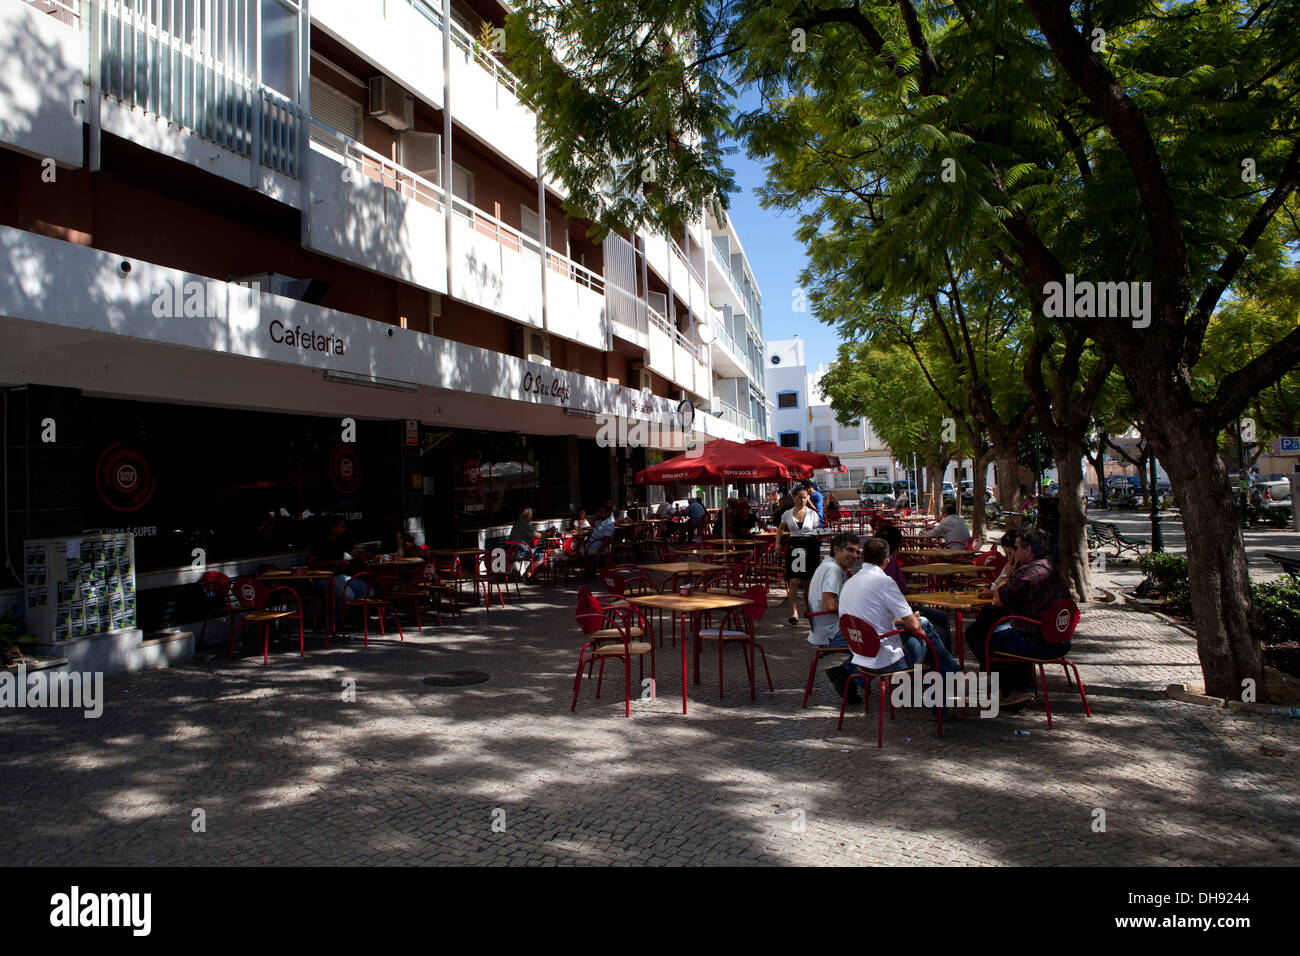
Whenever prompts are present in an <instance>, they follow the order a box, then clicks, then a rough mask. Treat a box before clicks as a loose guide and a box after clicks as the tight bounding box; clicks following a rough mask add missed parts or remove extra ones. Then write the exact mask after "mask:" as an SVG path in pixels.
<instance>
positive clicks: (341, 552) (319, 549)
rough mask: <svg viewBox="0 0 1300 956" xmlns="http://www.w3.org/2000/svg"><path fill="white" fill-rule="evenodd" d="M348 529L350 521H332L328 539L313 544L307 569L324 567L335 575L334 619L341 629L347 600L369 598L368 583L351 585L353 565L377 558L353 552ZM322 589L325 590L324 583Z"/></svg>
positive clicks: (328, 527)
mask: <svg viewBox="0 0 1300 956" xmlns="http://www.w3.org/2000/svg"><path fill="white" fill-rule="evenodd" d="M347 530H348V523H347V520H346V519H345V518H343V517H342V516H341V515H338V516H335V517H334V518H333V519H330V521H329V524H328V525H327V526H326V531H325V536H324V537H323V538H321V539H320V540H319V541H317V542H316V543H315V544H314V545H312V547H311V550H310V551H309V552H308V556H307V567H309V568H322V569H325V570H331V571H333V572H334V598H335V600H334V617H335V622H336V623H337V624H338V626H339V629H340V630H342V629H343V618H344V611H345V610H346V609H347V608H346V604H345V601H346V600H347V598H349V597H351V598H358V599H359V598H363V597H365V596H366V582H365V581H358V582H356V583H355V584H353V583H352V575H351V574H350V573H349V572H350V571H351V569H352V566H353V562H355V563H358V564H364V563H365V562H366V561H371V560H374V559H375V558H376V557H378V555H375V554H371V553H369V552H362V551H355V552H350V550H349V549H350V548H351V542H352V539H351V537H350V536H349V535H348V534H347ZM349 558H350V559H351V560H349ZM321 587H322V588H323V587H324V583H323V582H322V584H321Z"/></svg>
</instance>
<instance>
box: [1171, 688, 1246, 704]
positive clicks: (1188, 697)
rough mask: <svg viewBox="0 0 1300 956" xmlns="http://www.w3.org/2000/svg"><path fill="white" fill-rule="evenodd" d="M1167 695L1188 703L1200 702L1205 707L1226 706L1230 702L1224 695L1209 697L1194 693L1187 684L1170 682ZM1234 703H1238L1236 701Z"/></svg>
mask: <svg viewBox="0 0 1300 956" xmlns="http://www.w3.org/2000/svg"><path fill="white" fill-rule="evenodd" d="M1165 696H1166V697H1171V698H1173V699H1174V700H1181V701H1183V702H1184V703H1188V704H1200V705H1201V706H1203V707H1226V706H1228V702H1227V701H1226V700H1224V699H1223V698H1222V697H1209V696H1206V695H1205V694H1193V693H1192V692H1191V691H1189V690H1188V689H1187V685H1186V684H1169V685H1167V686H1166V687H1165ZM1234 703H1238V702H1237V701H1234Z"/></svg>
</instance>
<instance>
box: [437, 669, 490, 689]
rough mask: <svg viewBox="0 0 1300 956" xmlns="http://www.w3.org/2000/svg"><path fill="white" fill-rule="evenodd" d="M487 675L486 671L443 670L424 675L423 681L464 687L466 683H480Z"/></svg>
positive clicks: (442, 685) (441, 685)
mask: <svg viewBox="0 0 1300 956" xmlns="http://www.w3.org/2000/svg"><path fill="white" fill-rule="evenodd" d="M488 677H489V674H488V672H487V671H443V672H442V673H441V674H434V675H433V676H432V677H426V678H425V679H424V682H425V683H426V684H430V685H432V686H434V687H464V686H465V685H466V684H481V683H483V682H484V681H485V680H487V679H488Z"/></svg>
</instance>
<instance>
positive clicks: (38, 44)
mask: <svg viewBox="0 0 1300 956" xmlns="http://www.w3.org/2000/svg"><path fill="white" fill-rule="evenodd" d="M506 9H507V8H506V5H504V4H499V3H496V2H493V0H311V2H310V3H307V2H295V0H152V2H145V0H99V2H95V3H84V2H79V0H34V2H33V0H0V175H2V176H3V177H4V179H5V181H6V182H7V183H9V184H11V185H12V188H10V189H7V190H5V191H4V193H3V194H2V195H0V265H2V266H3V268H4V271H5V273H6V275H7V276H8V279H7V280H6V281H4V282H0V335H3V338H4V341H5V342H6V346H7V347H6V348H5V349H4V350H0V386H2V387H3V398H4V420H5V434H4V440H5V444H6V452H7V455H8V461H9V470H8V474H7V475H6V479H7V485H6V495H7V501H8V508H7V511H6V529H5V530H6V540H7V543H8V545H9V550H10V553H15V552H16V549H19V548H21V546H22V541H23V539H26V538H34V537H41V536H47V535H58V534H72V533H77V532H79V531H91V530H95V529H103V528H114V529H116V528H122V529H127V530H131V531H132V532H133V533H134V534H135V535H136V542H137V546H136V555H137V561H138V564H139V566H140V567H141V568H142V570H143V571H145V572H147V573H150V574H154V575H155V583H156V584H157V585H158V586H159V587H162V586H164V585H167V586H171V585H175V586H181V585H186V584H192V582H193V580H194V579H195V577H196V575H195V574H192V573H191V572H190V570H189V569H190V555H191V554H192V553H193V552H194V549H196V548H202V549H203V550H204V553H205V554H206V556H207V561H208V566H209V567H216V568H219V569H222V570H225V571H226V572H227V573H232V574H233V573H244V571H245V570H246V568H247V567H248V566H249V565H250V563H255V562H256V560H257V559H258V558H260V557H264V556H265V555H267V554H279V553H282V552H286V551H292V550H294V549H295V548H299V547H301V546H302V545H303V543H304V541H305V540H306V538H307V537H308V536H309V535H310V534H311V533H312V529H313V528H314V527H315V525H312V524H311V522H312V521H313V519H318V518H319V516H320V515H322V514H324V513H343V514H346V515H349V516H351V519H352V522H353V526H354V529H356V532H357V535H358V536H359V537H363V538H373V539H375V540H388V539H389V538H390V537H391V536H392V535H395V534H396V533H397V532H399V531H405V532H407V533H410V534H412V535H413V536H414V537H415V539H416V541H418V542H428V543H430V544H453V543H455V544H460V543H462V542H464V541H466V540H471V539H472V540H481V539H482V535H483V534H484V533H485V530H490V529H493V528H498V527H500V526H502V525H506V524H509V522H510V521H512V520H513V519H514V517H515V516H516V514H517V512H518V509H519V508H520V507H521V506H522V505H524V504H528V505H531V506H533V507H534V508H535V509H536V512H537V515H538V517H539V518H543V517H546V518H549V517H555V518H560V517H563V516H567V515H568V514H570V513H572V511H573V510H574V509H576V508H578V507H586V508H588V509H594V508H595V507H598V506H599V505H600V504H601V503H603V502H604V501H606V500H613V501H615V503H616V504H617V505H618V506H620V507H622V506H628V505H635V504H641V503H649V502H652V501H654V500H657V499H658V497H659V496H661V495H662V494H663V492H662V491H661V490H659V489H642V488H637V487H636V486H635V485H634V484H633V482H632V476H633V475H634V473H635V472H636V471H637V470H638V469H640V468H643V467H645V466H646V465H647V464H652V463H654V462H655V461H657V460H659V459H661V458H663V457H665V456H671V455H672V454H676V453H677V452H678V451H679V450H680V448H679V447H674V444H673V436H675V435H677V429H678V426H679V425H680V422H681V421H682V417H683V415H684V414H685V413H686V412H687V411H688V410H690V409H693V410H694V412H695V414H694V417H693V425H694V427H695V429H696V430H697V431H699V432H702V433H703V434H704V436H706V437H713V438H717V437H722V438H729V439H733V440H738V441H743V440H747V439H750V438H759V437H765V433H766V429H765V427H764V425H765V421H764V416H765V410H764V409H763V407H762V401H761V397H762V395H763V380H762V366H761V364H759V363H758V362H757V361H756V359H757V357H758V356H761V355H762V344H761V334H762V324H761V323H762V320H761V305H760V303H761V298H760V295H759V292H758V288H757V283H756V282H755V281H754V277H753V275H752V272H751V271H750V269H749V267H748V264H747V263H746V261H745V258H744V253H743V251H742V250H741V248H740V243H739V237H738V236H736V234H735V231H734V228H732V227H731V226H730V225H728V224H727V223H725V222H721V221H718V220H717V219H715V218H713V217H712V216H707V217H706V216H704V215H701V217H700V219H699V220H698V221H696V222H692V223H689V224H688V225H687V226H686V227H685V228H684V229H683V230H682V233H681V234H680V235H676V236H657V235H651V234H648V233H644V232H641V233H634V234H627V235H621V236H620V235H612V236H610V237H608V238H607V239H605V240H604V241H603V242H599V243H598V242H594V241H593V240H592V239H591V238H590V237H589V236H588V234H587V231H588V228H589V227H590V225H591V223H590V222H588V221H585V220H580V219H575V218H572V217H570V216H568V215H567V214H566V212H565V210H564V208H563V206H562V201H563V200H564V198H565V196H566V190H565V187H564V184H563V183H562V182H560V181H558V180H557V179H556V178H555V177H553V176H551V175H550V174H549V173H548V172H547V171H546V168H545V162H544V158H543V157H542V156H541V155H540V153H539V146H538V137H537V121H536V117H535V116H534V115H533V113H532V112H531V110H530V109H529V108H528V107H527V106H525V105H524V104H523V103H522V101H521V100H520V98H519V95H518V84H517V83H516V81H515V79H514V77H513V76H512V75H511V74H510V72H509V69H508V65H507V64H506V63H505V62H503V60H502V58H501V57H500V56H499V55H497V54H495V53H493V52H492V43H491V42H490V37H491V36H492V31H493V30H494V29H495V28H497V27H499V26H500V25H501V24H502V23H503V21H504V16H505V13H506ZM687 402H689V406H687V405H685V404H684V403H687ZM614 417H616V418H619V419H627V420H628V421H629V422H636V421H644V422H647V423H648V424H650V425H651V426H658V427H657V428H656V427H651V428H650V429H649V430H648V432H647V431H646V430H644V429H643V430H642V432H641V433H642V434H648V435H650V436H652V439H651V442H650V444H649V446H648V447H636V448H629V447H609V442H607V441H601V440H599V438H600V435H601V430H602V426H603V425H605V424H606V423H607V422H608V420H609V419H610V418H614ZM606 433H608V431H607V432H606ZM631 433H634V432H632V430H629V431H628V432H627V434H631ZM654 436H660V437H654ZM656 443H657V444H656ZM11 567H12V565H11ZM9 583H12V581H11V582H9ZM142 584H147V582H146V581H143V580H142ZM143 616H144V601H143V600H142V617H143Z"/></svg>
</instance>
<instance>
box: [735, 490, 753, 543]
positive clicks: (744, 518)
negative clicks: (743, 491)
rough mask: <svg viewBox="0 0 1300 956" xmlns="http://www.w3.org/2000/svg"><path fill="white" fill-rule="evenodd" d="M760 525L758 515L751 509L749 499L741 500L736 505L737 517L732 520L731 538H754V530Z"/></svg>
mask: <svg viewBox="0 0 1300 956" xmlns="http://www.w3.org/2000/svg"><path fill="white" fill-rule="evenodd" d="M757 525H758V515H756V514H754V509H753V508H751V507H750V504H749V499H748V498H741V499H740V503H739V504H737V505H736V513H735V516H734V517H733V518H732V519H731V536H732V537H733V538H752V537H753V536H754V528H755V527H757Z"/></svg>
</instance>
